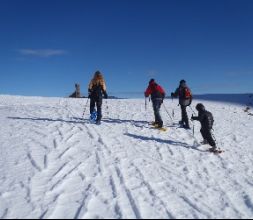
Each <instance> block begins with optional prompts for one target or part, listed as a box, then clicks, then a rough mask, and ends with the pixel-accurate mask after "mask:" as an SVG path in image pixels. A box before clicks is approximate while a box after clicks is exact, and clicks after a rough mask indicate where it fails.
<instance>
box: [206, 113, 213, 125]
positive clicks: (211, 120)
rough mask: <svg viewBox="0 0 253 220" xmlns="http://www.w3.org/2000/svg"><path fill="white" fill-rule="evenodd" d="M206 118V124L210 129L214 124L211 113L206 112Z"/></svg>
mask: <svg viewBox="0 0 253 220" xmlns="http://www.w3.org/2000/svg"><path fill="white" fill-rule="evenodd" d="M206 118H207V122H208V127H209V128H210V129H212V128H213V124H214V119H213V115H212V113H211V112H206Z"/></svg>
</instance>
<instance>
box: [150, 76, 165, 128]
mask: <svg viewBox="0 0 253 220" xmlns="http://www.w3.org/2000/svg"><path fill="white" fill-rule="evenodd" d="M150 95H151V100H152V103H153V109H154V113H155V123H154V126H156V127H158V128H162V127H163V120H162V117H161V114H160V108H161V105H162V103H163V100H164V98H165V91H164V89H163V88H162V87H161V86H160V85H158V84H157V83H156V82H155V80H154V79H151V80H150V82H149V86H148V88H147V90H146V92H145V97H146V98H147V97H149V96H150Z"/></svg>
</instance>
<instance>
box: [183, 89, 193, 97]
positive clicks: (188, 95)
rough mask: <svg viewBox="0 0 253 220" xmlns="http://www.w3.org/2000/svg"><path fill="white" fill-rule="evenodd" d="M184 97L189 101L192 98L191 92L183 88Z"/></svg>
mask: <svg viewBox="0 0 253 220" xmlns="http://www.w3.org/2000/svg"><path fill="white" fill-rule="evenodd" d="M184 95H185V99H191V98H192V92H191V90H190V89H189V88H188V87H185V88H184Z"/></svg>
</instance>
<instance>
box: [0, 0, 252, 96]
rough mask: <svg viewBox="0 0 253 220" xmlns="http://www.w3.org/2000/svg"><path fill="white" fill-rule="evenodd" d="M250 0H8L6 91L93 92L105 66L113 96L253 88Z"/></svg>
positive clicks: (2, 41)
mask: <svg viewBox="0 0 253 220" xmlns="http://www.w3.org/2000/svg"><path fill="white" fill-rule="evenodd" d="M252 12H253V1H251V0H236V1H235V0H210V1H209V0H198V1H197V0H175V1H173V0H68V1H67V0H43V1H42V0H36V1H34V0H1V1H0V49H1V50H0V76H1V80H0V94H15V95H39V96H67V95H69V94H70V93H71V92H73V90H74V84H75V83H76V82H80V84H81V86H82V91H83V93H84V94H86V90H87V84H88V83H89V81H90V79H91V77H92V75H93V73H94V72H95V71H96V70H101V71H102V72H103V73H104V75H105V78H106V81H107V86H108V92H109V94H113V95H120V96H127V95H126V93H129V92H134V93H135V92H136V93H141V92H143V91H144V90H145V88H146V86H147V82H148V81H149V79H150V78H151V77H153V78H155V79H157V81H158V83H160V84H161V85H162V86H163V87H164V88H165V89H166V91H167V92H168V93H169V94H170V92H171V91H172V90H175V88H176V87H177V86H178V82H179V80H181V79H185V80H187V81H188V84H189V86H190V87H191V88H192V90H193V93H195V94H203V93H247V92H253V86H252V84H253V83H252V82H253V40H252V39H253V13H252Z"/></svg>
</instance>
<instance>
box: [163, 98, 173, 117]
mask: <svg viewBox="0 0 253 220" xmlns="http://www.w3.org/2000/svg"><path fill="white" fill-rule="evenodd" d="M163 107H164V109H165V111H166V113H167V114H168V116H169V117H170V119H171V121H172V122H173V119H172V117H171V115H170V113H169V111H168V110H167V108H166V107H165V104H164V103H163Z"/></svg>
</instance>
